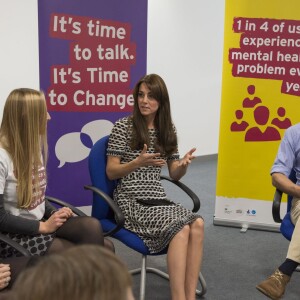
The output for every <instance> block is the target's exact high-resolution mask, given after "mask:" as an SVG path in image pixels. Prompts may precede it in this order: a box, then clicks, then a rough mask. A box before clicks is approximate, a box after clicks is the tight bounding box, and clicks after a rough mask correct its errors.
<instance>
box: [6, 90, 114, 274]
mask: <svg viewBox="0 0 300 300" xmlns="http://www.w3.org/2000/svg"><path fill="white" fill-rule="evenodd" d="M49 118H50V116H49V114H48V113H47V107H46V101H45V96H44V94H43V93H42V92H40V91H36V90H33V89H27V88H21V89H16V90H13V91H12V92H11V93H10V94H9V96H8V98H7V100H6V103H5V106H4V111H3V118H2V123H1V127H0V231H1V232H2V233H3V234H6V235H7V236H9V237H10V238H11V239H13V240H15V241H16V242H18V243H19V244H21V245H22V246H23V247H25V248H26V249H28V250H29V251H30V252H31V254H32V255H37V256H42V255H44V254H49V253H54V252H58V251H62V250H64V249H67V248H69V247H71V246H73V245H76V244H87V243H88V244H97V245H104V238H103V232H102V228H101V225H100V223H99V221H98V220H97V219H94V218H92V217H74V216H73V213H72V211H71V210H70V209H69V208H67V207H63V208H61V209H59V210H57V209H56V208H55V207H54V206H52V205H51V204H50V203H49V202H48V201H47V200H46V201H45V190H46V183H47V178H46V164H47V155H48V153H47V121H48V119H49ZM108 243H109V242H108ZM14 256H17V253H16V252H15V251H13V249H12V248H10V247H9V246H8V245H6V244H5V243H0V261H1V262H3V263H5V260H6V259H8V258H12V257H14ZM16 261H17V260H16ZM14 265H15V264H11V270H10V272H11V273H12V274H13V273H14V272H15V271H16V272H17V271H19V268H17V269H18V270H15V271H14V270H13V269H12V268H13V267H14ZM13 275H14V274H13Z"/></svg>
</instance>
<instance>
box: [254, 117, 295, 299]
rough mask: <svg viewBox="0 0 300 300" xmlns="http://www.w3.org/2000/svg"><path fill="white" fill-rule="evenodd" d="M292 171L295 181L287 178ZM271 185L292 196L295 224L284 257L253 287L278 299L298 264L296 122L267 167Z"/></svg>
mask: <svg viewBox="0 0 300 300" xmlns="http://www.w3.org/2000/svg"><path fill="white" fill-rule="evenodd" d="M292 169H294V170H295V172H296V178H297V182H296V184H295V183H293V182H292V181H291V180H290V179H289V178H288V177H289V175H290V173H291V170H292ZM271 175H272V184H273V185H274V186H275V187H276V188H277V189H279V190H280V191H282V192H284V193H286V194H289V195H291V196H293V200H292V207H291V220H292V222H293V224H294V225H295V230H294V233H293V236H292V240H291V242H290V244H289V249H288V253H287V258H286V260H285V261H284V262H283V263H282V264H281V265H280V266H279V267H278V269H276V270H275V272H274V273H273V274H272V275H271V276H270V277H269V278H268V279H266V280H264V281H263V282H261V283H260V284H259V285H257V287H256V288H257V289H258V290H259V291H260V292H262V293H263V294H265V295H266V296H268V297H269V298H271V299H280V298H281V297H282V295H283V294H284V292H285V287H286V285H287V283H288V282H289V281H290V278H291V276H292V274H293V272H294V271H295V270H296V268H297V266H298V265H299V263H300V221H299V222H298V219H299V215H300V123H299V124H296V125H294V126H292V127H289V128H288V129H287V130H286V132H285V135H284V137H283V139H282V141H281V144H280V147H279V150H278V153H277V157H276V159H275V162H274V165H273V167H272V169H271Z"/></svg>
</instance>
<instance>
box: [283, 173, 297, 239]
mask: <svg viewBox="0 0 300 300" xmlns="http://www.w3.org/2000/svg"><path fill="white" fill-rule="evenodd" d="M289 179H290V180H291V181H292V182H294V183H296V182H297V178H296V173H295V171H294V170H292V171H291V174H290V176H289ZM292 199H293V197H292V196H291V195H288V196H287V213H286V215H285V216H284V218H283V220H282V222H281V225H280V231H281V233H282V235H283V236H284V237H285V238H286V239H288V240H291V238H292V235H293V232H294V229H295V226H294V224H293V223H292V220H291V213H290V211H291V206H292Z"/></svg>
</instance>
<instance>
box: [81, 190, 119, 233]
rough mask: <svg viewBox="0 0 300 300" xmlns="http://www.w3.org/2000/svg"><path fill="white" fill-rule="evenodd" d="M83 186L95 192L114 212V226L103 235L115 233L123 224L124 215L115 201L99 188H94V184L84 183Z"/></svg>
mask: <svg viewBox="0 0 300 300" xmlns="http://www.w3.org/2000/svg"><path fill="white" fill-rule="evenodd" d="M84 188H85V189H86V190H91V191H93V192H94V193H96V194H97V195H98V196H100V197H101V198H102V199H103V200H104V201H105V202H106V203H107V204H108V206H109V207H110V208H111V209H112V211H113V212H114V215H115V220H116V227H114V228H113V229H111V230H110V231H108V232H105V233H104V236H110V235H113V234H114V233H116V232H117V231H119V230H120V229H121V228H122V227H123V226H124V223H125V217H124V215H123V213H122V211H121V210H120V208H119V206H118V205H117V204H116V202H115V201H114V200H113V199H112V198H111V197H110V196H108V195H107V194H106V193H104V192H103V191H101V190H100V189H98V188H96V187H95V186H92V185H85V186H84Z"/></svg>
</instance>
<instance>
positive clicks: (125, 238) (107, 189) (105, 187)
mask: <svg viewBox="0 0 300 300" xmlns="http://www.w3.org/2000/svg"><path fill="white" fill-rule="evenodd" d="M108 138H109V136H105V137H103V138H101V139H100V140H99V141H97V142H96V143H95V145H94V146H93V148H92V149H91V151H90V154H89V171H90V177H91V181H92V185H91V186H85V189H88V190H91V191H93V205H92V216H93V217H95V218H97V219H99V220H100V222H101V225H102V229H103V232H104V236H111V237H113V238H116V239H118V240H119V241H121V242H122V243H123V244H125V245H126V246H128V247H129V248H131V249H133V250H135V251H137V252H139V253H140V254H142V266H141V268H138V269H134V270H131V271H130V273H131V274H132V275H135V274H141V283H140V300H144V299H145V285H146V273H147V272H151V273H154V274H157V275H159V276H161V277H163V278H165V279H169V275H168V274H166V273H164V272H162V271H161V270H159V269H156V268H150V267H147V256H148V255H161V254H165V253H167V249H165V250H164V251H162V252H160V253H158V254H151V253H150V252H149V250H148V248H147V247H146V245H145V244H144V243H143V241H142V240H141V238H140V237H138V236H137V235H136V234H135V233H133V232H131V231H129V230H127V229H125V228H124V227H123V226H124V215H123V213H122V212H121V210H120V208H119V207H118V206H117V204H116V202H114V200H113V199H112V197H113V191H114V189H115V187H116V185H117V181H116V180H109V179H108V178H107V176H106V162H107V157H106V148H107V144H108ZM162 179H164V180H168V181H169V182H172V183H174V184H175V185H176V186H178V187H179V188H180V189H182V190H183V191H184V192H186V193H187V194H188V196H189V197H190V198H191V199H192V200H193V202H194V208H193V211H194V212H196V211H198V210H199V208H200V200H199V198H198V197H197V196H196V195H195V194H194V193H193V192H192V191H191V190H190V189H189V188H188V187H187V186H185V185H184V184H183V183H181V182H179V181H173V180H172V179H171V178H169V177H166V176H162ZM199 282H200V285H201V287H202V289H201V291H199V290H197V291H196V294H197V295H198V296H203V295H204V294H205V293H206V282H205V280H204V278H203V276H202V274H201V273H200V274H199Z"/></svg>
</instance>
